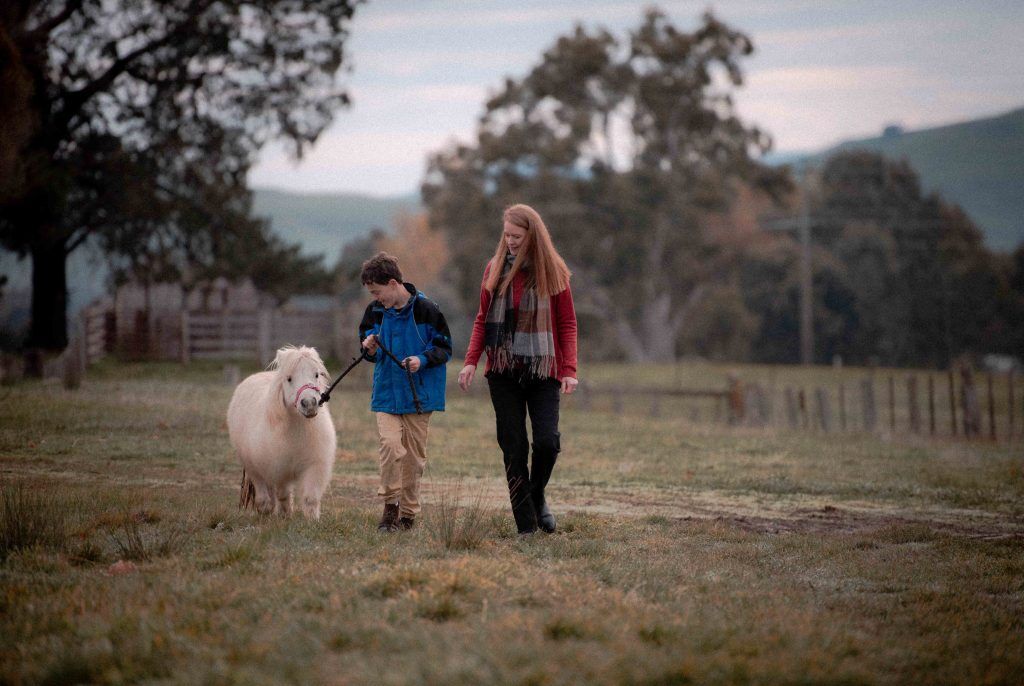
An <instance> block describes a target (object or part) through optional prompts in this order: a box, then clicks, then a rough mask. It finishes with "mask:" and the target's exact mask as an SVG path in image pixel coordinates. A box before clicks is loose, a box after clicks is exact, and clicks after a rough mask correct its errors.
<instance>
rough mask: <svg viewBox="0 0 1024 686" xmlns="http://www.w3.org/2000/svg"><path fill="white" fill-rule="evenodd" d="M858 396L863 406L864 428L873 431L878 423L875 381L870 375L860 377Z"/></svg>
mask: <svg viewBox="0 0 1024 686" xmlns="http://www.w3.org/2000/svg"><path fill="white" fill-rule="evenodd" d="M860 397H861V403H862V405H863V406H864V413H863V416H864V430H865V431H869V432H870V431H874V430H875V427H876V426H877V424H878V413H877V412H876V411H875V381H874V379H873V378H871V377H870V376H868V377H865V378H863V379H861V382H860Z"/></svg>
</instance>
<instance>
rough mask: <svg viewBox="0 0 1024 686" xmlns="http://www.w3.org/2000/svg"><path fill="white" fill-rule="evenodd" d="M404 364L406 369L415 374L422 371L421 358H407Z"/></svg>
mask: <svg viewBox="0 0 1024 686" xmlns="http://www.w3.org/2000/svg"><path fill="white" fill-rule="evenodd" d="M402 364H404V365H405V368H406V369H408V370H409V371H410V372H412V373H413V374H415V373H416V372H418V371H419V370H420V358H418V357H416V356H415V355H412V356H411V357H407V358H405V359H404V360H402Z"/></svg>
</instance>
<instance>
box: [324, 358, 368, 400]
mask: <svg viewBox="0 0 1024 686" xmlns="http://www.w3.org/2000/svg"><path fill="white" fill-rule="evenodd" d="M366 359H369V358H368V357H367V356H366V350H365V349H364V348H360V350H359V355H357V356H356V357H353V358H352V364H350V365H349V366H348V368H347V369H346V370H345V371H343V372H342V373H341V374H340V375H339V376H338V378H337V379H335V380H334V382H333V383H331V385H330V386H328V387H327V390H326V391H324V392H323V393H321V394H320V402H319V403H318V406H319V405H323V404H324V403H326V402H328V401H329V400H330V399H331V391H333V390H334V387H335V386H337V385H338V382H339V381H341V380H342V379H344V378H345V375H346V374H348V373H349V372H350V371H352V370H353V369H355V368H356V365H357V364H359V363H360V362H362V361H363V360H366Z"/></svg>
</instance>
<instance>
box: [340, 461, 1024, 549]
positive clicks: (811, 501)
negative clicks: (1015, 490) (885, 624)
mask: <svg viewBox="0 0 1024 686" xmlns="http://www.w3.org/2000/svg"><path fill="white" fill-rule="evenodd" d="M376 484H377V480H376V477H372V476H348V477H340V476H339V477H335V480H334V484H333V487H332V488H333V491H334V493H335V495H336V496H341V497H343V498H346V499H349V498H351V499H354V500H357V501H360V502H364V503H372V502H373V497H372V496H373V493H374V492H375V488H376ZM422 491H423V499H424V501H425V502H427V503H431V502H436V501H437V500H438V498H439V497H440V496H441V495H442V494H445V493H447V494H448V495H449V497H455V496H456V494H457V496H458V500H459V502H460V503H461V504H463V505H467V504H472V503H476V502H479V503H480V505H482V506H484V507H488V508H504V507H508V491H507V490H506V487H505V484H504V483H503V482H502V481H500V480H498V479H479V478H475V479H470V478H464V479H461V480H457V481H456V480H448V479H438V478H434V477H431V476H429V475H427V476H425V477H424V480H423V485H422ZM478 499H479V500H478ZM549 499H550V501H551V503H552V505H553V507H554V509H555V511H556V512H557V511H559V510H561V511H562V512H567V511H577V512H588V513H592V514H603V515H613V516H625V517H648V516H660V517H666V518H669V519H680V520H716V521H722V522H724V523H728V524H730V525H733V526H739V527H741V528H743V529H748V530H751V531H758V532H766V533H797V532H833V533H855V532H859V531H870V530H874V529H878V528H881V527H888V526H900V525H924V526H927V527H929V528H931V529H934V530H936V531H942V532H945V533H949V534H954V535H961V536H969V537H974V538H986V539H1015V540H1020V541H1022V542H1024V521H1022V520H1021V519H1019V518H1017V519H1015V518H1014V517H1012V516H1011V515H1009V514H1001V513H993V512H987V511H983V510H968V509H957V508H940V507H923V508H908V507H904V506H899V505H896V504H888V503H882V502H869V501H839V502H835V501H830V500H827V499H823V498H821V497H818V496H806V495H801V494H787V495H774V494H765V493H749V494H746V493H736V492H731V493H726V492H720V491H713V490H695V489H691V490H687V489H669V488H625V487H616V486H600V487H597V486H575V485H572V484H557V483H556V484H552V486H551V487H550V491H549Z"/></svg>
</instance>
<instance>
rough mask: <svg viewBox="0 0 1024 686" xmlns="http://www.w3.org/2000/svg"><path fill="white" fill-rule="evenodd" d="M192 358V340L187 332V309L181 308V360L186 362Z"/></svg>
mask: <svg viewBox="0 0 1024 686" xmlns="http://www.w3.org/2000/svg"><path fill="white" fill-rule="evenodd" d="M191 359H192V341H191V337H190V334H189V326H188V310H187V309H184V308H183V309H182V310H181V362H182V364H188V363H189V361H190V360H191Z"/></svg>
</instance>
